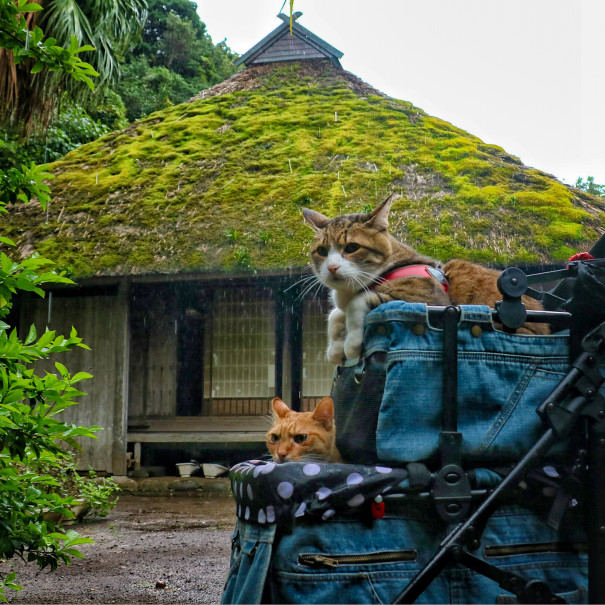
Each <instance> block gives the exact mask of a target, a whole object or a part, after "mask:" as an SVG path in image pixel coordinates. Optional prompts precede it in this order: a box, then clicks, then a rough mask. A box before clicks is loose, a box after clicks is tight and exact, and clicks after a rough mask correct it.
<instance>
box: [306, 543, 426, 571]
mask: <svg viewBox="0 0 605 605" xmlns="http://www.w3.org/2000/svg"><path fill="white" fill-rule="evenodd" d="M417 558H418V554H417V552H416V550H415V549H411V548H410V549H408V550H393V551H387V552H376V553H371V554H367V555H311V554H304V555H298V562H299V563H300V564H301V565H307V566H309V567H329V568H331V569H334V568H336V567H338V566H339V565H363V564H368V563H397V562H400V561H415V560H416V559H417Z"/></svg>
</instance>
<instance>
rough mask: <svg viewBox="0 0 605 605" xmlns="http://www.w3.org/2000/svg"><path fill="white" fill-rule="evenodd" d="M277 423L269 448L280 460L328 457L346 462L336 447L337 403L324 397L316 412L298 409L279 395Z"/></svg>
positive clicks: (275, 413) (269, 435) (275, 407)
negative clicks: (335, 417) (335, 411)
mask: <svg viewBox="0 0 605 605" xmlns="http://www.w3.org/2000/svg"><path fill="white" fill-rule="evenodd" d="M273 420H274V422H273V426H272V427H271V429H270V430H269V432H268V433H267V447H268V448H269V452H270V453H271V456H273V460H275V461H276V462H293V461H298V460H304V459H307V460H310V459H315V460H325V461H326V462H342V458H341V457H340V453H339V452H338V450H337V449H336V427H335V425H334V403H333V402H332V399H330V397H324V398H323V399H322V400H320V401H319V403H318V404H317V405H316V406H315V409H314V410H313V411H312V412H295V411H293V410H291V409H290V408H289V407H288V406H287V405H286V404H285V403H284V402H283V401H282V400H281V399H279V397H276V398H275V399H273Z"/></svg>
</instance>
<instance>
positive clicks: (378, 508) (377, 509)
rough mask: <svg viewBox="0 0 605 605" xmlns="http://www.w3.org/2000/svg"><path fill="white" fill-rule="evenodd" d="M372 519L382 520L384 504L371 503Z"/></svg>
mask: <svg viewBox="0 0 605 605" xmlns="http://www.w3.org/2000/svg"><path fill="white" fill-rule="evenodd" d="M372 517H374V519H382V518H383V517H384V502H372Z"/></svg>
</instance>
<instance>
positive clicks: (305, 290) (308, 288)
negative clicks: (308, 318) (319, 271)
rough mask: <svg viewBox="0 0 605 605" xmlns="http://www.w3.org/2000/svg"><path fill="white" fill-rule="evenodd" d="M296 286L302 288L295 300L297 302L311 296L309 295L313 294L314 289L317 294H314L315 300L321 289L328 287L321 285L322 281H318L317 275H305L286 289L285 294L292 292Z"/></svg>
mask: <svg viewBox="0 0 605 605" xmlns="http://www.w3.org/2000/svg"><path fill="white" fill-rule="evenodd" d="M295 286H302V288H301V291H300V292H299V293H298V295H297V296H296V298H295V300H296V301H300V300H303V299H304V298H305V297H306V296H308V295H309V293H311V292H313V289H314V288H315V292H313V296H312V300H315V299H316V298H317V295H318V294H319V292H320V291H321V289H322V288H325V287H326V286H325V285H324V284H323V283H321V281H319V280H318V278H317V276H316V275H315V274H311V275H305V276H304V277H302V278H301V279H299V280H298V281H296V282H294V283H293V284H292V285H291V286H289V287H288V288H286V289H285V290H284V292H287V291H288V290H291V289H292V288H294V287H295Z"/></svg>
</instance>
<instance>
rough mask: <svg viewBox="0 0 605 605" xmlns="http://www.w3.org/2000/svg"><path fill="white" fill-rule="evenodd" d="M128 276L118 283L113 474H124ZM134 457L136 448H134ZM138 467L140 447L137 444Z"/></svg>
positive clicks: (128, 302) (128, 372) (128, 329)
mask: <svg viewBox="0 0 605 605" xmlns="http://www.w3.org/2000/svg"><path fill="white" fill-rule="evenodd" d="M130 308H131V288H130V278H126V279H125V280H124V281H123V282H122V283H120V286H119V291H118V315H119V316H121V317H123V323H122V326H121V330H120V334H119V336H118V339H117V343H116V353H117V355H118V358H119V359H120V363H119V364H118V368H119V373H118V375H117V376H116V386H115V394H116V398H115V404H114V412H113V414H114V416H113V433H114V439H113V451H112V456H111V458H112V461H111V462H112V463H111V466H112V472H113V474H114V475H125V474H126V470H127V469H126V432H127V425H128V377H129V374H130ZM135 458H136V449H135ZM138 460H139V467H140V461H141V448H140V444H139V458H138Z"/></svg>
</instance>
